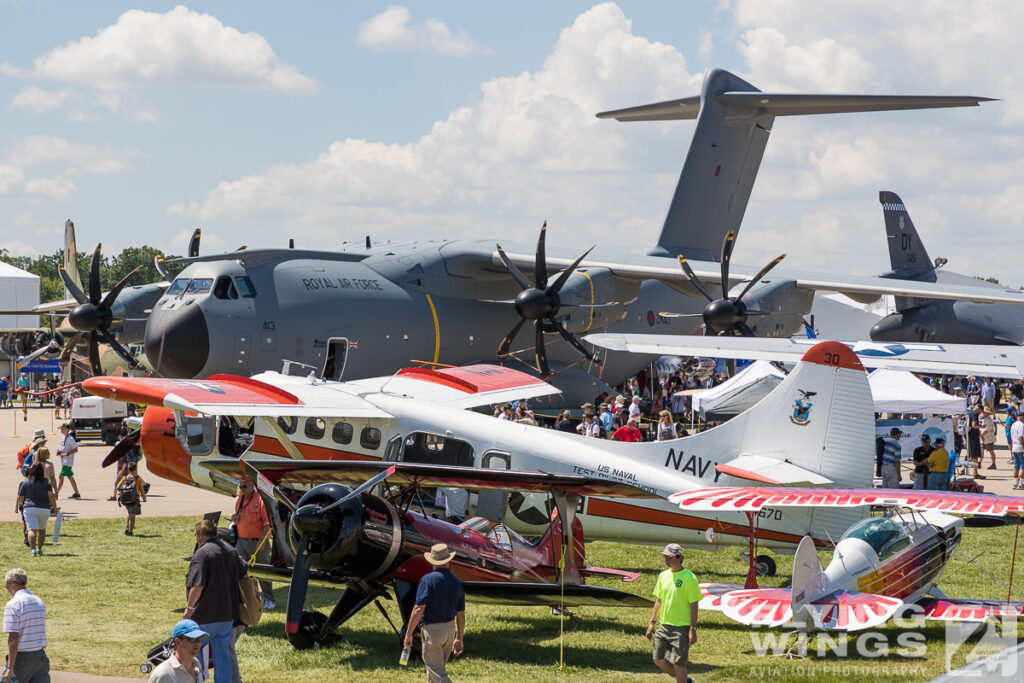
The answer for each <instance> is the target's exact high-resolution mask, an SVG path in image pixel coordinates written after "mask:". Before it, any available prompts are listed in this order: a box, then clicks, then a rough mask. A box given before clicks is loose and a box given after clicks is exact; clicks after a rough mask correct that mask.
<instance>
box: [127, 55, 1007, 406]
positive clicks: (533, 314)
mask: <svg viewBox="0 0 1024 683" xmlns="http://www.w3.org/2000/svg"><path fill="white" fill-rule="evenodd" d="M986 99H987V98H980V97H909V96H872V95H792V94H774V93H764V92H760V91H758V90H757V89H756V88H755V87H754V86H752V85H750V84H749V83H746V82H745V81H743V80H741V79H739V78H738V77H736V76H735V75H733V74H731V73H728V72H726V71H722V70H712V71H710V72H709V74H708V76H707V77H706V79H705V82H704V85H703V88H702V92H701V95H700V96H697V97H689V98H685V99H680V100H674V101H671V102H662V103H657V104H652V105H644V106H640V107H634V108H630V109H623V110H618V111H613V112H606V113H604V114H599V116H600V117H606V118H616V119H618V120H620V121H657V120H675V119H696V120H697V124H696V128H695V130H694V134H693V139H692V141H691V144H690V148H689V150H688V152H687V156H686V159H685V161H684V163H683V168H682V172H681V174H680V177H679V181H678V184H677V187H676V191H675V195H674V197H673V199H672V202H671V204H670V207H669V210H668V215H667V217H666V220H665V223H664V226H663V228H662V231H661V234H660V236H659V238H658V240H657V242H656V244H655V245H654V246H653V248H652V250H651V251H650V252H649V253H648V255H646V256H630V255H625V254H622V253H621V249H620V248H619V247H618V245H609V246H598V247H596V248H594V249H593V250H592V251H589V252H587V253H586V254H584V255H583V256H580V253H581V252H583V250H584V248H585V245H584V246H583V247H581V248H580V249H579V250H574V251H573V252H571V253H567V252H566V250H558V251H557V252H556V251H555V250H551V252H550V253H549V252H548V251H547V249H546V247H545V232H544V230H543V229H542V230H541V235H540V239H539V240H538V243H537V245H536V246H534V245H532V244H512V243H508V242H503V243H502V244H501V245H498V244H496V242H495V241H494V240H488V239H480V240H456V241H444V240H440V241H428V240H422V241H411V242H407V243H402V244H391V243H388V244H371V243H370V242H369V240H367V243H366V244H365V245H363V244H362V243H361V242H360V243H358V244H353V243H347V244H345V245H342V246H341V247H340V248H339V249H338V250H336V251H326V250H323V251H314V250H303V249H250V250H245V251H238V252H233V253H228V254H218V255H206V256H200V257H196V258H188V259H183V260H182V261H183V262H185V263H187V264H188V265H187V267H186V268H185V270H184V271H182V272H181V273H180V274H179V275H178V276H177V277H176V278H175V279H174V281H173V282H172V283H171V285H170V287H169V288H168V289H167V291H166V293H165V294H164V295H163V296H162V297H161V298H160V299H159V300H158V301H157V303H156V304H155V306H153V310H152V313H151V315H150V318H149V321H148V323H147V325H146V331H145V347H146V354H147V356H148V358H149V360H150V363H151V365H152V366H153V367H154V368H155V369H156V371H157V372H158V373H159V374H160V375H163V376H170V377H205V376H207V375H210V374H212V373H217V372H231V373H236V374H252V373H256V372H260V371H265V370H276V369H279V368H280V367H281V363H282V360H283V359H288V360H293V361H297V362H299V363H303V364H306V365H308V366H309V368H307V370H304V371H303V372H304V373H305V372H307V371H308V370H312V371H314V372H315V373H316V374H317V375H318V376H321V377H325V378H329V379H340V378H341V377H342V376H344V378H345V379H350V378H360V377H372V376H376V375H382V374H388V373H391V372H393V371H394V370H395V368H397V367H401V366H403V365H406V364H408V363H409V362H410V361H411V360H417V361H426V362H427V363H430V364H442V363H443V364H452V365H462V364H467V363H479V362H484V363H494V362H496V361H498V360H499V359H501V360H503V361H504V362H505V363H506V364H509V365H510V366H512V367H517V368H521V369H524V370H527V371H532V372H536V373H538V374H540V375H541V376H543V377H550V378H551V381H552V383H553V384H555V385H556V386H557V387H558V388H559V389H560V390H561V392H562V394H561V395H560V396H559V397H557V398H547V397H546V398H544V399H542V400H543V401H550V403H547V405H548V406H549V407H550V406H554V405H568V406H578V405H579V404H580V403H581V402H582V401H587V400H592V399H593V397H594V396H597V395H598V394H600V393H601V392H602V391H610V390H611V387H612V386H614V385H616V384H618V383H620V382H621V381H623V380H625V378H626V377H628V376H631V375H634V374H636V373H637V372H638V371H639V370H641V369H642V368H643V367H644V366H645V364H646V363H647V361H648V360H649V359H646V358H638V357H630V356H629V355H628V354H619V353H604V354H602V356H601V357H600V359H598V358H597V356H596V355H594V354H593V353H592V352H591V351H589V350H588V349H587V348H586V347H584V346H583V345H582V344H581V343H580V342H579V341H578V340H577V339H576V335H578V334H584V333H593V332H601V331H613V332H640V331H651V330H652V328H654V327H655V326H656V327H657V329H658V331H661V332H666V333H675V334H684V333H693V332H695V331H697V329H699V326H700V323H701V320H700V319H701V318H703V323H704V324H705V325H707V326H708V328H709V329H713V330H715V331H718V332H720V333H734V334H757V335H761V336H779V335H781V336H788V335H789V334H791V333H792V332H794V331H795V330H797V329H799V327H800V325H801V315H802V314H803V313H806V312H807V311H808V310H809V308H810V305H811V300H812V297H813V293H814V292H815V291H817V290H819V289H824V290H834V291H840V292H843V293H845V294H848V295H849V296H851V297H854V298H857V299H859V300H872V299H875V298H877V297H878V296H880V295H884V294H894V295H901V296H912V297H927V298H931V299H944V298H950V299H959V298H969V299H971V300H974V301H990V302H1002V303H1022V302H1024V294H1022V293H1007V292H1000V291H993V290H986V289H984V288H983V287H980V286H979V287H971V286H964V285H956V286H946V285H943V284H941V283H931V282H912V281H900V280H893V279H884V278H875V277H847V276H839V277H837V276H835V275H834V274H833V275H824V274H814V273H800V272H794V271H791V270H788V269H783V268H777V269H775V270H774V271H773V273H772V278H771V280H770V281H769V280H764V279H761V278H763V277H764V275H765V274H766V272H767V270H768V269H769V268H770V267H771V266H774V264H775V263H777V260H776V261H774V262H772V264H771V266H769V267H766V268H764V269H761V271H760V272H757V271H758V269H757V268H748V267H743V266H737V265H730V263H729V261H730V258H731V252H732V245H733V244H734V239H733V237H734V236H735V233H736V231H738V229H739V227H740V223H741V221H742V218H743V214H744V211H745V209H746V205H747V200H748V198H749V195H750V191H751V188H752V186H753V182H754V178H755V177H756V174H757V170H758V167H759V166H760V163H761V158H762V155H763V153H764V149H765V145H766V144H767V141H768V136H769V134H770V131H771V126H772V123H773V122H774V119H775V117H776V116H788V115H799V114H827V113H838V112H862V111H879V110H896V109H915V108H929V107H955V106H975V105H977V104H978V103H980V102H982V101H985V100H986ZM730 235H732V237H730ZM684 257H685V259H690V261H689V263H685V262H683V263H682V265H683V266H685V268H689V269H692V270H691V272H692V273H694V274H695V275H696V276H697V277H699V278H700V279H703V280H705V281H708V280H709V279H710V278H712V277H714V278H715V279H717V278H718V277H719V275H721V277H722V279H723V280H724V282H725V287H724V288H723V289H727V290H729V291H720V290H719V288H714V289H713V290H712V291H711V292H708V293H707V298H708V299H711V301H710V302H707V301H706V300H704V298H703V296H702V293H701V292H700V290H699V288H698V286H697V285H696V284H695V283H694V278H691V277H690V275H689V274H688V273H687V272H685V270H684V268H681V267H680V265H681V263H680V262H681V261H684ZM677 259H679V261H677ZM719 259H721V262H719ZM524 270H525V271H526V274H524V272H523V271H524ZM528 275H529V276H528ZM735 287H738V288H739V289H742V290H744V295H743V298H742V301H741V302H740V301H737V299H739V297H738V296H735V294H733V292H732V290H733V288H735ZM747 290H749V291H747ZM698 296H701V297H702V298H701V299H698V298H697V297H698ZM748 305H749V309H748V308H747V306H748ZM659 311H681V312H683V313H689V314H691V317H689V318H687V317H678V318H668V317H665V316H661V315H659V313H658V312H659ZM755 315H756V317H753V316H755ZM748 316H751V317H750V323H749V324H748V322H747V319H748ZM526 322H532V323H533V325H532V326H530V327H533V330H532V334H530V332H531V330H528V329H524V325H525V323H526ZM521 330H522V333H521V334H518V336H517V333H519V332H520V331H521ZM581 358H582V361H581ZM602 362H603V363H602ZM531 367H533V368H534V369H533V370H530V368H531Z"/></svg>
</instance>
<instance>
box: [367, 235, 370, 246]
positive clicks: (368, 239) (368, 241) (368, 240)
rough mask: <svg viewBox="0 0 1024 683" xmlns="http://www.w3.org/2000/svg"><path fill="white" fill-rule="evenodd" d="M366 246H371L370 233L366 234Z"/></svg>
mask: <svg viewBox="0 0 1024 683" xmlns="http://www.w3.org/2000/svg"><path fill="white" fill-rule="evenodd" d="M366 248H367V249H369V248H370V236H369V235H367V236H366Z"/></svg>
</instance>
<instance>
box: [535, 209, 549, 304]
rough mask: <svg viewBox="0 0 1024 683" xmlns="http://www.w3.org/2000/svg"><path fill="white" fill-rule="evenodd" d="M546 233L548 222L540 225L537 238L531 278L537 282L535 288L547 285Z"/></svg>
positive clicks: (542, 287)
mask: <svg viewBox="0 0 1024 683" xmlns="http://www.w3.org/2000/svg"><path fill="white" fill-rule="evenodd" d="M547 234H548V222H547V221H544V225H542V226H540V237H538V238H537V262H536V265H534V267H533V279H534V281H535V282H536V283H537V289H544V288H545V287H547V286H548V257H547V253H546V250H545V248H544V243H545V241H546V237H547Z"/></svg>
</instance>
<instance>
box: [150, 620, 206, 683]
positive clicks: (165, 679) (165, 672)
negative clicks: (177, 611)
mask: <svg viewBox="0 0 1024 683" xmlns="http://www.w3.org/2000/svg"><path fill="white" fill-rule="evenodd" d="M207 635H209V634H207V633H206V631H203V630H202V629H200V628H199V624H197V623H196V622H194V621H192V620H191V619H182V620H181V621H179V622H178V623H177V624H175V625H174V629H173V630H172V631H171V640H173V641H174V652H173V653H172V654H171V656H170V657H168V658H167V659H165V660H164V661H162V662H161V663H160V665H159V666H157V667H156V668H155V669H153V673H151V674H150V675H149V680H151V681H159V683H200V682H201V681H202V680H203V678H202V676H203V674H202V672H201V671H200V668H199V661H198V660H197V659H196V657H197V656H198V655H199V650H200V649H201V648H202V646H203V638H205V637H206V636H207Z"/></svg>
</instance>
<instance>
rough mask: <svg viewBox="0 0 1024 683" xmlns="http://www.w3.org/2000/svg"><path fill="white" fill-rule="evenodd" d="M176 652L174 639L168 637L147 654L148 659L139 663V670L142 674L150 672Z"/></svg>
mask: <svg viewBox="0 0 1024 683" xmlns="http://www.w3.org/2000/svg"><path fill="white" fill-rule="evenodd" d="M173 652H174V639H173V638H168V639H167V640H165V641H164V642H162V643H160V644H159V645H157V646H155V647H154V648H153V649H151V650H150V651H149V654H147V655H146V661H144V662H143V663H142V664H139V672H140V673H142V674H148V673H150V672H152V671H153V669H155V668H156V667H158V666H159V665H160V664H161V663H163V661H164V660H165V659H167V658H168V657H170V656H171V654H172V653H173Z"/></svg>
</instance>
